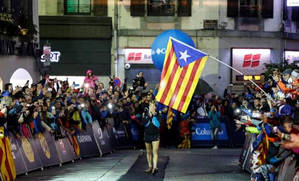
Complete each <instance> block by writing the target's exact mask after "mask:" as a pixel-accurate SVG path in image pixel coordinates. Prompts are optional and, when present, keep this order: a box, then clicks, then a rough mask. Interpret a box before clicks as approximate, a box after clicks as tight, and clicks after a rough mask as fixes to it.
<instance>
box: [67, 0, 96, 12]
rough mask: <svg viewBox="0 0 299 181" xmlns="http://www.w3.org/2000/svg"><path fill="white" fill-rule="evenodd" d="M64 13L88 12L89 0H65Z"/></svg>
mask: <svg viewBox="0 0 299 181" xmlns="http://www.w3.org/2000/svg"><path fill="white" fill-rule="evenodd" d="M64 2H65V9H64V12H65V14H90V11H91V10H90V0H65V1H64Z"/></svg>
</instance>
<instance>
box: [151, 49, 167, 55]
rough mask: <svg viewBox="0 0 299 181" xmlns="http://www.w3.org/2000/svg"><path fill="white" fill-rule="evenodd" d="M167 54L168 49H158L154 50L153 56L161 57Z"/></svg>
mask: <svg viewBox="0 0 299 181" xmlns="http://www.w3.org/2000/svg"><path fill="white" fill-rule="evenodd" d="M165 53H166V48H157V49H156V50H152V54H153V55H155V54H157V55H160V54H165Z"/></svg>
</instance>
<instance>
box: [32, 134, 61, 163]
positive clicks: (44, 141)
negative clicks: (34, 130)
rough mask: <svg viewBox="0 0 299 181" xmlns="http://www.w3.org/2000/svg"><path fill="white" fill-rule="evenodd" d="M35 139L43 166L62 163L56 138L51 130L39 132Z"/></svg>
mask: <svg viewBox="0 0 299 181" xmlns="http://www.w3.org/2000/svg"><path fill="white" fill-rule="evenodd" d="M34 141H35V145H36V148H37V150H38V152H39V156H40V159H41V161H42V164H43V167H49V166H53V165H58V164H59V163H60V161H59V157H58V153H57V151H56V147H55V142H54V138H53V136H52V135H51V134H50V133H49V132H47V131H45V132H44V133H39V134H37V137H36V138H35V139H34Z"/></svg>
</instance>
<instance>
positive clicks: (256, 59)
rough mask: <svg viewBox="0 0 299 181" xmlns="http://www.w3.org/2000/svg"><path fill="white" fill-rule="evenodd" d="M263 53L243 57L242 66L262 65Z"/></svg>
mask: <svg viewBox="0 0 299 181" xmlns="http://www.w3.org/2000/svg"><path fill="white" fill-rule="evenodd" d="M260 60H261V54H246V55H244V58H243V66H242V67H258V66H259V65H260Z"/></svg>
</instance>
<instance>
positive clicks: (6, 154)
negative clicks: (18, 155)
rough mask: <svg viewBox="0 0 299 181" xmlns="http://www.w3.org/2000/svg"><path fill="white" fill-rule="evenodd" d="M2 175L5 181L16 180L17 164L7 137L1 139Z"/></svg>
mask: <svg viewBox="0 0 299 181" xmlns="http://www.w3.org/2000/svg"><path fill="white" fill-rule="evenodd" d="M0 174H1V178H2V179H3V180H5V181H14V180H16V169H15V163H14V159H13V156H12V152H11V147H10V141H9V138H8V137H7V136H5V137H3V138H0Z"/></svg>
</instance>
